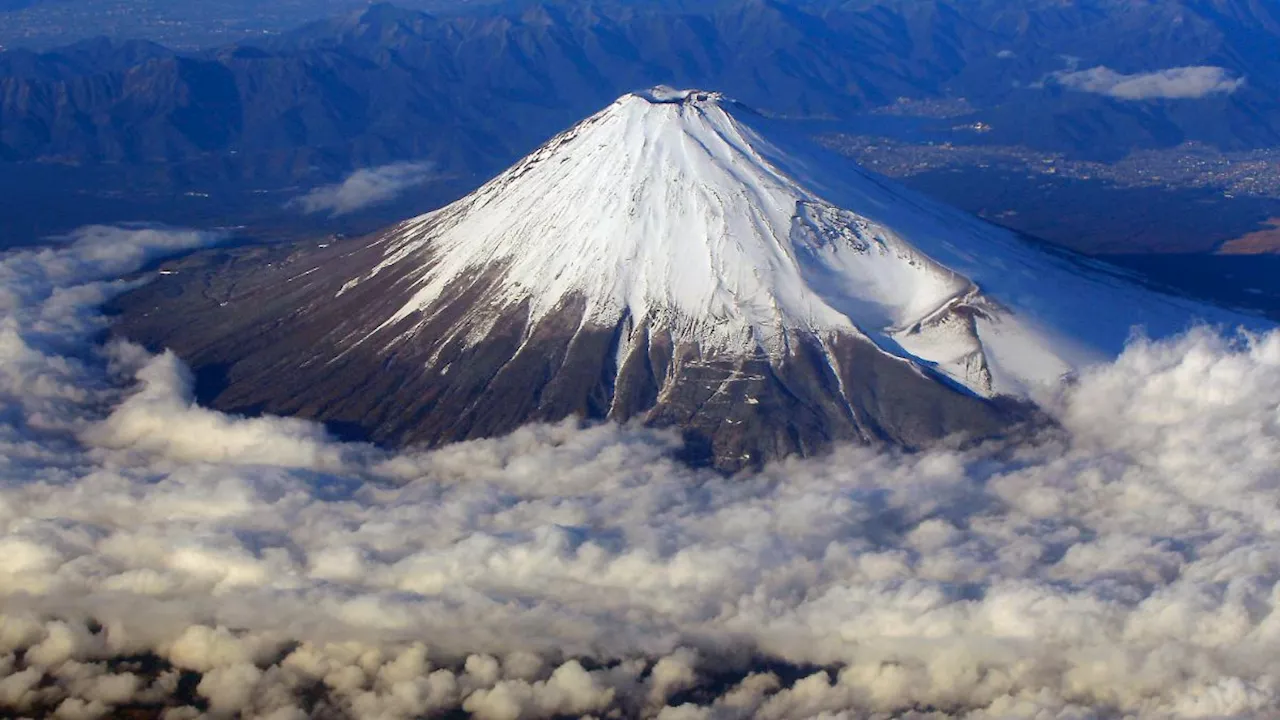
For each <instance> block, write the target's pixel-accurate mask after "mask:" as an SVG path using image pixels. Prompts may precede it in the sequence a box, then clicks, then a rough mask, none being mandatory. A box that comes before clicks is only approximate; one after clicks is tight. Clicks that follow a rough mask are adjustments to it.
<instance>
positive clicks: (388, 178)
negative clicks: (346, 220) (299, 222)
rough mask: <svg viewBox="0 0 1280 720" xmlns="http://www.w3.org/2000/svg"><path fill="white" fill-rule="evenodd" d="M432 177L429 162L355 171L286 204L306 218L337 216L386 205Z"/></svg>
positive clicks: (433, 170) (431, 166) (432, 168)
mask: <svg viewBox="0 0 1280 720" xmlns="http://www.w3.org/2000/svg"><path fill="white" fill-rule="evenodd" d="M434 175H435V166H434V165H432V164H431V163H418V162H405V163H393V164H390V165H382V166H380V167H375V168H365V169H363V170H357V171H355V172H353V173H351V174H350V175H348V176H347V178H346V179H345V180H343V181H342V182H340V183H336V184H334V185H325V186H323V187H318V188H315V189H314V190H312V191H311V192H308V193H307V194H306V195H303V196H301V197H298V198H295V199H294V200H293V201H292V202H291V203H290V205H292V206H294V207H297V208H298V209H300V210H301V211H302V212H304V213H307V214H308V215H311V214H316V213H329V215H330V217H340V216H342V215H348V214H350V213H353V212H356V211H357V210H363V209H365V208H367V207H372V206H374V205H378V204H380V203H384V202H387V201H388V200H392V199H394V198H396V197H398V196H399V195H400V194H401V193H403V192H404V191H405V190H408V189H410V188H413V187H416V186H418V185H421V184H422V183H424V182H427V181H428V180H430V179H431V178H432V177H433V176H434Z"/></svg>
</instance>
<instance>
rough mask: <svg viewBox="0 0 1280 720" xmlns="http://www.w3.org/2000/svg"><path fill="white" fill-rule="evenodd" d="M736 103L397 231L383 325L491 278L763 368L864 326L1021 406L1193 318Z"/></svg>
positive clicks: (598, 132) (570, 153) (554, 154)
mask: <svg viewBox="0 0 1280 720" xmlns="http://www.w3.org/2000/svg"><path fill="white" fill-rule="evenodd" d="M727 107H735V106H733V105H732V104H731V103H727V102H724V101H723V98H722V97H721V96H720V95H719V94H716V93H708V92H702V91H691V90H674V89H672V88H667V87H658V88H654V89H652V90H648V91H645V92H641V93H636V94H632V95H627V96H625V97H623V98H621V99H619V100H618V101H616V102H615V103H613V104H612V105H611V106H610V107H608V108H606V109H605V110H603V111H602V112H600V113H598V114H597V115H595V116H593V117H591V118H589V119H587V120H586V121H584V122H582V123H580V124H579V125H578V126H576V127H574V128H572V129H571V130H569V131H567V132H565V133H563V134H561V135H559V136H557V137H556V138H554V139H552V140H551V141H550V142H548V143H547V144H546V145H544V146H543V147H542V148H541V149H539V150H538V151H536V152H535V153H533V154H532V155H530V156H528V157H526V158H525V159H523V160H521V161H520V162H519V163H517V164H516V165H515V166H513V167H512V168H511V169H509V170H507V171H506V172H504V173H503V174H501V175H499V176H498V177H497V178H495V179H494V180H492V181H490V182H489V183H487V184H486V185H485V186H484V187H482V188H480V189H479V190H477V191H476V192H475V193H473V194H472V195H470V196H468V197H467V198H464V199H463V200H460V201H458V202H457V203H454V204H453V205H450V206H449V207H446V208H444V209H442V210H439V211H437V212H435V213H431V214H429V215H425V216H422V217H420V218H416V219H414V220H411V221H408V222H406V223H404V224H403V225H402V226H400V228H399V229H398V231H396V232H395V233H394V234H393V236H392V237H390V238H389V240H388V243H387V248H388V250H387V255H386V258H385V260H384V261H383V263H382V264H381V265H379V266H378V267H377V268H376V269H375V270H374V271H373V273H372V274H374V275H376V274H377V273H379V272H380V271H382V270H384V269H386V268H388V267H390V266H392V265H395V264H398V263H405V262H408V263H414V264H416V265H420V266H421V267H422V271H421V273H420V275H419V276H418V278H417V284H416V285H415V288H414V292H413V295H412V297H411V299H409V301H408V302H406V303H405V304H404V305H403V307H401V308H400V310H399V311H398V312H397V313H395V314H394V315H393V316H392V317H389V318H387V320H386V322H385V323H384V324H383V327H387V326H390V325H392V324H394V323H397V322H399V321H401V320H403V319H405V318H410V317H414V316H415V315H417V314H420V313H422V312H423V311H425V310H427V309H429V308H431V307H433V305H434V304H435V303H436V302H437V301H439V300H440V299H441V298H442V297H443V296H444V293H445V292H446V290H448V289H451V288H452V289H456V288H458V287H463V286H466V285H467V284H470V283H473V282H475V281H476V279H477V278H478V277H479V276H481V274H482V273H481V272H480V271H481V270H490V271H496V272H497V273H498V275H499V277H500V281H499V288H500V289H499V290H498V295H497V296H496V297H492V298H490V299H491V300H492V301H493V302H494V304H495V305H497V306H500V307H502V306H506V307H511V306H515V305H518V304H520V303H523V302H527V303H528V304H529V307H530V312H531V314H532V316H533V318H532V319H533V320H534V321H537V320H538V319H541V318H543V317H546V316H547V315H548V314H549V313H551V312H553V311H555V310H556V309H558V308H560V307H562V306H563V303H564V302H565V301H566V300H568V299H570V298H582V299H583V300H585V302H586V317H585V318H584V320H585V321H586V322H588V323H596V324H600V325H604V326H610V325H612V324H614V323H616V322H617V321H618V320H619V319H620V318H621V317H623V316H624V314H629V315H630V316H631V317H632V318H634V319H635V320H636V321H637V322H642V321H648V322H649V323H651V324H652V325H655V326H658V327H662V328H664V329H666V330H669V331H670V332H671V333H672V334H673V336H674V337H675V338H676V339H677V340H690V341H697V342H699V343H700V344H701V346H702V347H703V349H704V350H707V351H713V352H714V351H723V352H753V351H755V350H756V349H764V350H765V351H767V352H769V353H771V354H774V355H775V356H776V355H778V354H781V353H784V352H785V351H786V348H787V338H788V334H790V333H795V332H804V333H811V334H813V335H815V336H817V337H819V338H821V337H823V335H824V333H829V332H843V333H861V334H863V335H866V336H867V337H869V338H870V339H871V340H873V341H874V342H876V343H877V344H878V345H879V346H880V347H881V348H882V349H884V350H885V351H886V352H889V353H892V354H896V355H899V356H902V357H905V358H908V359H910V360H912V361H915V362H919V363H922V364H927V365H930V366H932V367H934V368H935V369H937V370H939V371H941V372H943V373H945V374H947V375H949V376H951V377H952V378H954V379H955V380H957V381H958V382H960V383H962V384H964V385H966V386H967V387H969V388H970V389H972V390H974V391H976V392H979V393H982V394H1018V395H1025V394H1029V393H1031V392H1032V391H1033V390H1034V388H1035V387H1036V386H1040V385H1044V384H1056V383H1057V382H1058V381H1059V380H1060V379H1061V378H1062V377H1063V376H1065V375H1068V374H1070V373H1071V372H1073V371H1075V370H1077V369H1079V368H1080V367H1081V366H1083V365H1086V364H1088V363H1091V362H1093V361H1095V360H1099V359H1103V358H1104V357H1107V356H1109V355H1114V354H1115V353H1118V352H1119V350H1120V349H1121V347H1122V346H1123V344H1124V341H1125V340H1126V339H1127V337H1128V336H1129V333H1130V329H1131V327H1132V326H1133V325H1134V324H1140V325H1144V326H1146V327H1148V329H1152V328H1153V326H1154V327H1155V329H1156V334H1164V332H1165V331H1169V332H1172V331H1179V330H1182V329H1184V328H1185V327H1186V325H1187V324H1188V323H1189V321H1190V320H1191V318H1192V317H1194V316H1195V314H1196V311H1197V309H1201V310H1203V308H1199V306H1196V305H1194V304H1193V303H1190V302H1183V301H1176V300H1173V299H1171V298H1168V297H1166V296H1162V295H1158V294H1156V293H1152V292H1149V291H1147V290H1145V289H1140V288H1138V287H1136V286H1134V285H1132V284H1131V283H1130V282H1128V281H1127V280H1124V279H1122V278H1118V277H1115V276H1114V275H1112V274H1109V273H1107V272H1104V271H1101V270H1099V269H1098V268H1093V267H1090V266H1088V265H1082V264H1080V263H1078V262H1077V261H1075V260H1073V259H1070V258H1066V259H1064V258H1061V257H1057V256H1054V255H1051V254H1049V253H1046V252H1043V251H1041V250H1040V249H1038V248H1034V247H1031V246H1030V245H1027V244H1026V243H1024V242H1022V241H1021V240H1020V239H1018V238H1015V237H1013V236H1012V235H1011V234H1009V233H1007V232H1005V231H1002V230H999V229H997V228H994V227H992V226H989V225H987V224H985V223H981V222H979V221H977V220H975V219H972V218H969V217H967V216H964V215H963V214H960V213H956V212H952V211H949V210H947V209H944V208H939V207H938V206H937V205H936V204H933V203H930V202H929V201H927V200H924V199H922V198H919V197H916V196H914V195H912V194H910V193H907V192H905V191H903V190H901V189H898V188H895V187H893V186H892V185H890V184H888V183H886V182H884V181H883V180H882V179H879V178H874V177H871V176H867V175H865V174H862V173H860V172H858V171H857V170H856V169H853V168H852V166H850V165H848V164H846V163H842V162H841V163H838V168H837V169H836V171H835V172H834V173H833V172H832V168H831V167H827V166H825V165H824V164H823V163H830V162H831V160H830V159H829V158H822V157H820V156H816V155H815V156H806V155H804V154H803V152H800V153H797V152H793V150H792V147H791V146H788V147H787V150H783V149H782V146H781V145H779V144H775V141H774V140H773V138H775V136H774V135H773V134H772V133H770V135H769V137H770V138H771V139H768V140H767V139H765V137H764V135H763V134H762V133H761V132H759V131H757V129H755V128H756V127H757V126H764V125H766V124H767V123H768V121H766V120H764V119H763V118H757V117H749V118H745V119H744V118H737V117H734V116H732V115H731V114H730V113H729V112H728V110H727V109H726V108H727ZM748 121H749V122H750V124H748ZM849 208H853V209H856V212H855V211H854V210H851V209H849ZM428 259H429V261H428ZM355 282H359V280H357V281H353V283H348V285H349V286H350V285H352V284H354V283H355ZM344 289H345V288H344ZM1222 317H1226V315H1225V314H1224V315H1223V316H1222ZM1214 319H1220V318H1214ZM474 322H475V323H476V328H478V330H476V329H473V335H483V332H484V319H483V318H475V319H474Z"/></svg>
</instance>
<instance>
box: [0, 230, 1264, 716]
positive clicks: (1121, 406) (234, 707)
mask: <svg viewBox="0 0 1280 720" xmlns="http://www.w3.org/2000/svg"><path fill="white" fill-rule="evenodd" d="M209 240H210V238H207V237H204V236H201V235H198V234H194V233H165V232H159V231H144V232H143V233H141V234H139V233H132V232H126V231H114V230H107V229H96V230H93V231H89V232H86V233H84V234H82V235H81V236H80V239H79V240H77V241H75V242H74V243H73V244H71V245H69V246H66V247H63V248H61V249H57V250H48V251H42V252H38V253H34V252H23V253H16V254H11V255H7V256H3V258H0V283H2V284H3V285H2V287H3V289H2V290H0V308H2V309H3V310H2V311H3V319H0V359H3V362H2V363H0V397H2V398H3V400H4V406H5V408H6V409H5V410H3V411H0V457H2V458H3V460H0V594H3V599H0V608H3V609H2V610H0V708H4V709H8V710H11V711H14V712H18V713H26V714H33V715H34V714H45V713H49V712H52V711H55V710H56V712H57V713H58V714H59V716H60V717H66V718H78V717H86V718H87V717H101V716H104V715H106V714H107V713H109V712H111V711H112V710H113V709H114V708H120V707H122V706H126V705H128V706H135V707H150V708H165V713H166V715H165V717H168V718H194V717H201V716H203V717H230V716H232V715H234V714H236V713H241V714H242V715H243V716H246V717H269V718H276V719H278V720H283V719H284V718H303V717H344V716H345V717H359V718H409V717H417V716H422V715H432V714H440V713H443V712H447V711H450V710H458V709H461V710H465V711H467V712H470V713H472V714H474V715H475V716H477V717H480V718H490V719H493V720H516V719H519V718H552V717H557V716H575V717H576V716H594V717H610V716H612V717H648V718H653V717H661V718H664V719H666V720H675V719H678V718H699V719H700V718H779V719H781V718H809V717H825V718H863V717H870V716H873V715H876V714H881V715H882V716H887V715H893V716H898V717H916V718H926V717H927V718H942V717H966V718H997V717H999V718H1009V717H1027V718H1094V717H1117V718H1118V717H1126V716H1128V717H1226V716H1230V717H1270V716H1274V715H1275V713H1276V712H1277V711H1280V650H1278V649H1277V648H1280V612H1277V604H1278V603H1280V334H1271V335H1267V336H1262V337H1254V338H1223V337H1220V336H1218V335H1215V334H1213V333H1210V332H1208V331H1199V332H1195V333H1192V334H1190V335H1188V336H1186V337H1184V338H1181V339H1179V340H1176V341H1171V342H1167V343H1146V342H1136V343H1135V344H1134V345H1133V346H1132V347H1130V349H1129V350H1128V351H1127V352H1126V353H1125V355H1124V356H1123V357H1122V358H1120V360H1119V361H1118V362H1116V363H1114V364H1113V365H1109V366H1105V367H1099V368H1097V369H1095V370H1093V371H1092V372H1089V373H1086V374H1084V375H1083V376H1082V377H1081V378H1080V379H1079V382H1078V384H1077V385H1076V386H1075V387H1073V388H1071V389H1069V390H1067V391H1064V393H1063V394H1062V395H1061V396H1060V397H1058V398H1057V399H1056V400H1054V401H1052V402H1051V403H1050V405H1051V407H1050V411H1051V412H1052V414H1053V415H1054V416H1055V417H1056V418H1057V419H1058V420H1059V422H1060V425H1061V427H1060V428H1059V429H1056V430H1052V431H1045V432H1044V433H1043V434H1042V435H1040V436H1038V437H1035V438H1033V439H1030V440H1026V441H1023V442H1020V443H1018V444H994V445H990V446H987V447H983V448H978V449H974V450H971V451H965V452H961V451H955V450H939V451H935V452H927V453H919V454H912V455H904V454H897V453H883V452H877V451H874V450H870V449H865V448H854V447H847V448H843V449H841V450H839V451H838V452H836V453H835V454H834V455H832V456H831V457H828V458H825V459H821V460H809V461H790V462H784V463H780V464H777V465H774V466H772V467H770V468H768V469H766V470H764V471H762V472H759V473H755V474H749V475H742V476H739V477H734V478H723V477H720V476H718V475H715V474H710V473H706V472H700V471H695V470H691V469H689V468H686V467H684V466H682V465H680V464H678V463H676V462H675V461H673V460H671V459H670V458H671V455H672V452H673V450H674V449H675V448H676V446H677V444H678V439H677V438H675V437H673V436H670V435H667V434H664V433H660V432H651V431H645V430H640V429H632V428H622V427H617V426H603V427H592V428H580V427H577V426H575V425H573V424H572V423H566V424H560V425H552V426H545V425H544V426H532V427H527V428H524V429H522V430H520V431H518V432H516V433H514V434H512V435H511V436H509V437H505V438H499V439H493V440H485V441H478V442H471V443H465V444H459V445H454V446H451V447H448V448H445V449H442V450H439V451H435V452H426V453H402V454H392V453H385V452H381V451H378V450H375V449H373V448H370V447H366V446H359V445H344V444H340V443H337V442H335V441H333V440H331V439H330V438H328V437H327V436H326V434H325V433H324V432H323V431H322V430H321V429H320V428H317V427H315V426H311V425H308V424H306V423H303V422H298V421H293V420H283V419H272V418H262V419H242V418H234V417H229V416H225V415H221V414H218V413H214V412H212V411H209V410H207V409H204V408H201V407H199V406H197V405H196V404H194V403H193V402H192V399H191V397H192V395H191V380H190V377H189V374H188V373H187V371H186V370H185V369H184V368H183V367H182V365H181V363H179V362H178V361H177V360H176V359H175V358H173V357H172V356H170V355H161V356H150V355H148V354H147V353H145V352H143V351H142V350H141V349H139V348H136V347H132V346H128V345H120V344H116V345H111V346H108V347H102V346H97V345H94V344H93V342H92V341H93V339H94V338H95V337H97V336H98V334H99V331H100V329H101V327H102V322H103V321H102V318H101V317H100V316H99V315H98V314H97V313H96V311H95V308H96V306H97V305H98V304H99V303H100V302H101V301H102V299H103V298H104V297H106V296H107V295H109V294H110V293H111V292H115V291H118V290H119V289H121V288H122V287H124V286H123V285H121V284H119V283H116V282H112V281H110V280H106V279H105V278H109V277H111V276H113V275H115V274H118V273H121V272H124V271H126V270H127V269H129V266H130V265H131V264H137V263H139V262H143V261H145V259H146V258H148V257H151V256H153V254H154V253H156V252H160V251H162V250H165V249H177V248H183V247H189V246H192V245H194V244H198V243H201V242H207V241H209Z"/></svg>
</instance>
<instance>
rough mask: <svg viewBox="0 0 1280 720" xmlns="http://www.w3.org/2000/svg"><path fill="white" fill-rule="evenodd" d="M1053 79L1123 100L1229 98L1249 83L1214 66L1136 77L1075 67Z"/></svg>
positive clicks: (1178, 68)
mask: <svg viewBox="0 0 1280 720" xmlns="http://www.w3.org/2000/svg"><path fill="white" fill-rule="evenodd" d="M1050 77H1051V78H1052V79H1053V80H1054V81H1055V82H1057V83H1058V84H1059V85H1062V86H1063V87H1067V88H1070V89H1072V90H1078V91H1080V92H1088V93H1095V94H1098V95H1107V96H1109V97H1113V98H1118V99H1120V100H1151V99H1170V100H1175V99H1197V98H1204V97H1208V96H1210V95H1219V94H1226V95H1229V94H1231V93H1234V92H1235V91H1237V90H1239V89H1240V88H1241V87H1244V84H1245V80H1244V78H1237V77H1234V76H1232V74H1231V73H1230V72H1229V71H1228V70H1227V69H1226V68H1220V67H1212V66H1194V67H1177V68H1169V69H1167V70H1157V71H1155V72H1150V73H1140V74H1135V75H1125V74H1124V73H1119V72H1116V71H1115V70H1112V69H1111V68H1108V67H1103V66H1098V67H1095V68H1090V69H1088V70H1075V69H1074V68H1072V69H1070V70H1066V71H1062V72H1057V73H1054V74H1052V75H1050Z"/></svg>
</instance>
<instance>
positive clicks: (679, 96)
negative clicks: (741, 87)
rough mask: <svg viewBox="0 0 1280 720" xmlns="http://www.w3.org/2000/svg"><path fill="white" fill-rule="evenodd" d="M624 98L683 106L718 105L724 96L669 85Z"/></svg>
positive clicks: (655, 87)
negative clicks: (678, 88)
mask: <svg viewBox="0 0 1280 720" xmlns="http://www.w3.org/2000/svg"><path fill="white" fill-rule="evenodd" d="M623 97H624V99H625V98H629V97H635V98H639V99H641V100H644V101H646V102H648V103H651V104H654V105H684V104H718V103H720V101H722V100H724V95H722V94H720V93H718V92H708V91H706V90H677V89H676V88H673V87H671V86H669V85H655V86H654V87H651V88H649V89H647V90H638V91H636V92H634V93H631V94H630V95H626V96H623Z"/></svg>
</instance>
